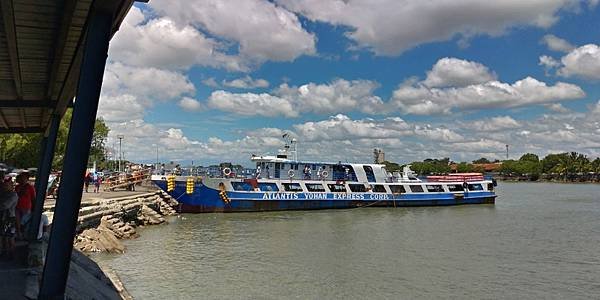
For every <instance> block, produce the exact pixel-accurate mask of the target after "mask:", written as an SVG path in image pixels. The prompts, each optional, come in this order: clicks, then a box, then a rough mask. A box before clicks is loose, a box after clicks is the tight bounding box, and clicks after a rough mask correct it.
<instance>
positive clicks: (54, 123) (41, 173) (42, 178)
mask: <svg viewBox="0 0 600 300" xmlns="http://www.w3.org/2000/svg"><path fill="white" fill-rule="evenodd" d="M59 125H60V116H59V115H56V114H53V115H52V116H51V118H50V128H49V130H48V135H47V136H45V137H44V138H43V140H42V151H43V152H42V159H41V161H40V165H39V167H38V173H37V175H36V182H35V192H36V194H35V203H34V204H33V211H32V214H31V224H30V226H29V232H28V233H27V234H28V235H27V237H28V239H29V240H30V241H33V240H36V239H37V235H38V231H39V227H40V219H41V217H42V211H43V210H44V201H45V200H46V189H47V188H48V177H50V171H51V169H52V159H53V158H54V150H55V146H56V136H57V135H58V127H59Z"/></svg>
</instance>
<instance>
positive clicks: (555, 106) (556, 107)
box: [544, 103, 570, 113]
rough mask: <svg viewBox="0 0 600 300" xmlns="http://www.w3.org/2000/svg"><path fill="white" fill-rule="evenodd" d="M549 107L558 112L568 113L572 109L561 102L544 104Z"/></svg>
mask: <svg viewBox="0 0 600 300" xmlns="http://www.w3.org/2000/svg"><path fill="white" fill-rule="evenodd" d="M544 106H545V107H546V108H547V109H549V110H551V111H553V112H557V113H568V112H570V110H569V109H568V108H566V107H564V106H563V105H562V104H560V103H551V104H546V105H544Z"/></svg>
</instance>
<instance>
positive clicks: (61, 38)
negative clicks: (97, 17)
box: [46, 0, 76, 100]
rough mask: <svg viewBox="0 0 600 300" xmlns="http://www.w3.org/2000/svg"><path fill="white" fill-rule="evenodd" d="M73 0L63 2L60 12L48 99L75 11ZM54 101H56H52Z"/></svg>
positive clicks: (53, 85)
mask: <svg viewBox="0 0 600 300" xmlns="http://www.w3.org/2000/svg"><path fill="white" fill-rule="evenodd" d="M75 4H76V1H75V0H66V1H64V5H63V7H62V11H63V12H64V15H63V17H62V20H61V24H60V30H59V31H58V34H57V35H56V39H55V43H54V45H55V47H54V49H53V51H54V55H53V59H52V66H51V68H50V77H49V81H48V90H47V92H46V95H47V97H48V98H49V99H50V97H52V92H53V91H54V87H55V84H54V81H56V76H57V73H58V69H59V67H60V63H61V60H62V56H63V51H64V49H65V43H66V41H67V37H68V36H69V29H70V28H71V21H72V19H73V12H74V11H75ZM54 100H56V99H54Z"/></svg>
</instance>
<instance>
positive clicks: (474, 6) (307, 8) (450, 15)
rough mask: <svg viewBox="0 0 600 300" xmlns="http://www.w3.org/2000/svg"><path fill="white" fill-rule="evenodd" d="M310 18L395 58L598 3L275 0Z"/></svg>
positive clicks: (548, 20)
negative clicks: (343, 29)
mask: <svg viewBox="0 0 600 300" xmlns="http://www.w3.org/2000/svg"><path fill="white" fill-rule="evenodd" d="M276 2H277V3H279V4H281V5H283V6H284V7H286V8H288V9H290V10H292V11H294V12H297V13H299V14H302V15H304V16H305V17H307V18H308V19H310V20H313V21H321V22H327V23H330V24H333V25H344V26H347V28H348V29H347V32H346V35H347V36H348V37H349V38H350V39H352V40H353V41H355V42H356V44H357V46H358V47H362V48H367V49H370V50H372V51H373V52H375V53H376V54H379V55H397V54H399V53H401V52H403V51H405V50H407V49H410V48H413V47H415V46H417V45H420V44H424V43H430V42H438V41H446V40H450V39H452V38H455V37H456V36H459V37H461V39H460V40H462V41H463V42H464V41H465V39H468V38H469V37H471V36H475V35H482V34H486V35H491V36H497V35H500V34H503V33H504V32H506V31H507V29H509V28H511V27H515V26H523V25H526V26H535V27H540V28H548V27H550V26H551V25H553V24H554V23H556V21H557V20H558V12H559V11H560V10H561V9H567V10H572V11H576V10H577V8H579V6H580V5H579V4H580V3H581V2H587V3H588V4H589V5H590V6H594V5H595V4H597V1H596V0H589V1H574V0H531V1H484V0H460V1H458V0H457V1H445V0H434V1H414V2H410V3H407V2H406V1H397V0H380V1H377V4H374V3H373V2H371V1H338V0H276Z"/></svg>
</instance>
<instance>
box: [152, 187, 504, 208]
mask: <svg viewBox="0 0 600 300" xmlns="http://www.w3.org/2000/svg"><path fill="white" fill-rule="evenodd" d="M154 183H155V184H156V185H157V186H158V187H160V188H161V189H162V190H164V191H167V183H166V181H162V180H157V181H154ZM168 193H169V195H171V196H172V197H173V198H175V199H177V201H179V203H180V205H179V211H180V212H192V213H200V212H256V211H278V210H312V209H334V208H356V207H365V206H374V207H406V206H445V205H462V204H494V202H495V199H496V195H495V194H494V193H493V192H487V191H481V192H467V193H464V195H460V196H459V195H455V194H452V193H419V194H411V193H407V194H401V195H396V194H386V193H351V194H346V193H304V192H299V193H287V192H282V193H270V192H267V193H265V192H227V197H228V200H229V201H227V202H226V201H224V200H223V199H222V198H221V196H220V195H219V191H218V190H215V189H212V188H209V187H207V186H205V185H203V184H196V186H195V188H194V192H193V193H192V194H186V187H185V183H184V182H178V183H176V185H175V190H173V191H171V192H168Z"/></svg>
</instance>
